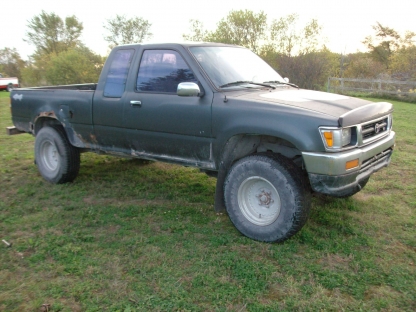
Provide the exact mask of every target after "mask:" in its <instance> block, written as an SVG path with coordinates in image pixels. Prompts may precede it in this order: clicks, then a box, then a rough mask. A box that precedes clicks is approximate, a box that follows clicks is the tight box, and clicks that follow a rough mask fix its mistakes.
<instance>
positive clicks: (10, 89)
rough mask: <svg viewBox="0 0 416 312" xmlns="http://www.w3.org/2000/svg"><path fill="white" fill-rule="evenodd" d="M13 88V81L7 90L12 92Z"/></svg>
mask: <svg viewBox="0 0 416 312" xmlns="http://www.w3.org/2000/svg"><path fill="white" fill-rule="evenodd" d="M12 90H13V85H12V84H11V83H9V84H8V85H7V92H11V91H12Z"/></svg>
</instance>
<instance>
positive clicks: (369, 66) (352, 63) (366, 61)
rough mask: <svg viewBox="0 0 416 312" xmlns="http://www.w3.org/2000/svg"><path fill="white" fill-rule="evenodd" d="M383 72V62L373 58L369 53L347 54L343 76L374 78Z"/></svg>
mask: <svg viewBox="0 0 416 312" xmlns="http://www.w3.org/2000/svg"><path fill="white" fill-rule="evenodd" d="M383 73H385V67H384V66H383V64H382V63H381V62H380V61H378V60H375V59H374V58H373V57H372V56H371V54H370V53H363V52H358V53H353V54H349V55H347V57H346V60H345V71H344V77H346V78H366V79H376V78H379V77H380V76H381V75H382V74H383Z"/></svg>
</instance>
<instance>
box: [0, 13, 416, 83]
mask: <svg viewBox="0 0 416 312" xmlns="http://www.w3.org/2000/svg"><path fill="white" fill-rule="evenodd" d="M151 26H152V24H151V23H150V22H149V21H148V20H146V19H143V18H141V17H135V18H130V19H128V18H126V17H125V16H121V15H116V17H115V18H113V19H109V20H107V21H106V22H105V23H104V29H105V30H106V32H107V33H106V35H105V36H104V38H103V39H104V40H105V41H107V43H108V45H109V48H112V47H114V46H117V45H120V44H128V43H140V42H143V41H145V40H148V39H151V37H152V33H151ZM373 30H374V33H373V34H370V35H369V36H367V37H365V38H364V39H363V43H364V44H365V46H366V47H367V50H368V51H367V52H356V53H351V54H347V55H343V54H340V53H334V52H331V51H330V50H329V49H328V48H327V47H326V46H325V43H324V40H323V39H322V26H321V25H320V24H319V22H318V20H316V19H312V20H310V21H308V22H307V23H305V24H303V25H300V22H299V16H298V15H296V14H291V15H288V16H284V17H281V18H280V19H275V20H272V21H271V22H270V23H269V22H268V19H267V14H266V13H264V12H259V13H255V12H252V11H249V10H238V11H230V12H229V13H228V15H227V16H226V17H225V18H223V19H221V20H220V21H219V22H218V23H217V26H216V29H214V30H206V29H205V27H204V24H203V23H202V22H201V21H199V20H190V27H189V32H188V33H186V34H183V39H184V40H187V41H196V42H202V41H203V42H221V43H228V44H236V45H240V46H244V47H247V48H249V49H251V50H252V51H253V52H255V53H256V54H258V55H259V56H260V57H262V58H263V59H264V60H265V61H266V62H267V63H269V64H270V65H271V66H272V67H273V68H274V69H276V70H277V71H278V72H279V73H280V74H281V75H282V76H284V77H289V78H290V79H291V81H292V82H294V83H296V84H298V85H299V86H300V87H302V88H307V89H315V90H319V89H323V88H325V85H326V82H327V79H328V77H330V76H331V77H344V78H371V79H375V78H384V79H388V78H391V79H401V80H416V45H415V41H414V40H415V37H416V34H415V33H414V32H410V31H407V32H406V33H405V34H399V33H398V32H397V31H396V30H394V29H393V28H389V27H387V26H385V25H382V24H381V23H379V22H377V23H376V24H375V25H374V26H373ZM82 31H83V24H82V22H81V21H79V20H78V19H77V18H76V16H68V17H66V18H64V19H63V18H61V17H60V16H58V15H56V14H55V13H47V12H45V11H42V12H41V13H40V14H39V15H36V16H34V17H33V18H32V19H31V20H30V21H28V24H27V32H26V36H25V38H24V40H25V41H26V42H28V43H29V44H31V45H33V46H34V47H35V52H34V53H33V54H32V55H31V56H30V57H29V60H27V61H25V60H23V59H22V58H21V57H20V55H19V53H18V51H17V50H16V49H15V48H7V47H6V48H3V49H0V72H1V73H3V74H4V75H6V76H17V77H18V78H19V79H20V81H21V83H22V85H24V86H40V85H59V84H74V83H88V82H95V81H97V80H98V77H99V74H100V72H101V69H102V67H103V65H104V62H105V59H106V57H105V56H100V55H98V54H96V53H94V52H93V51H92V50H91V49H89V48H88V47H87V46H86V45H85V44H84V43H83V42H81V40H80V36H81V34H82Z"/></svg>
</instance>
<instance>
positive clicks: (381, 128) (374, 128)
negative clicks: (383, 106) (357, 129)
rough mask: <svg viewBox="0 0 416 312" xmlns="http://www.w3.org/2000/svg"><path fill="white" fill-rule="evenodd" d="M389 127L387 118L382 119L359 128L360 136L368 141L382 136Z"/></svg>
mask: <svg viewBox="0 0 416 312" xmlns="http://www.w3.org/2000/svg"><path fill="white" fill-rule="evenodd" d="M388 127H389V120H388V118H387V117H386V118H384V119H381V120H377V121H376V122H371V123H368V124H365V125H362V127H361V134H362V136H363V140H368V139H371V138H373V137H376V136H378V135H381V134H383V133H384V132H386V131H388Z"/></svg>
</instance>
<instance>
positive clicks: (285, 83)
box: [265, 80, 299, 89]
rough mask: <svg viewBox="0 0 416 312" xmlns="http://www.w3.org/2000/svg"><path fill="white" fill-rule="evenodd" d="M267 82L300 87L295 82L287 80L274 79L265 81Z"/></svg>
mask: <svg viewBox="0 0 416 312" xmlns="http://www.w3.org/2000/svg"><path fill="white" fill-rule="evenodd" d="M265 83H278V84H282V85H287V86H291V87H295V88H298V89H299V86H297V85H295V84H294V83H290V82H285V81H279V80H274V81H265Z"/></svg>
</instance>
